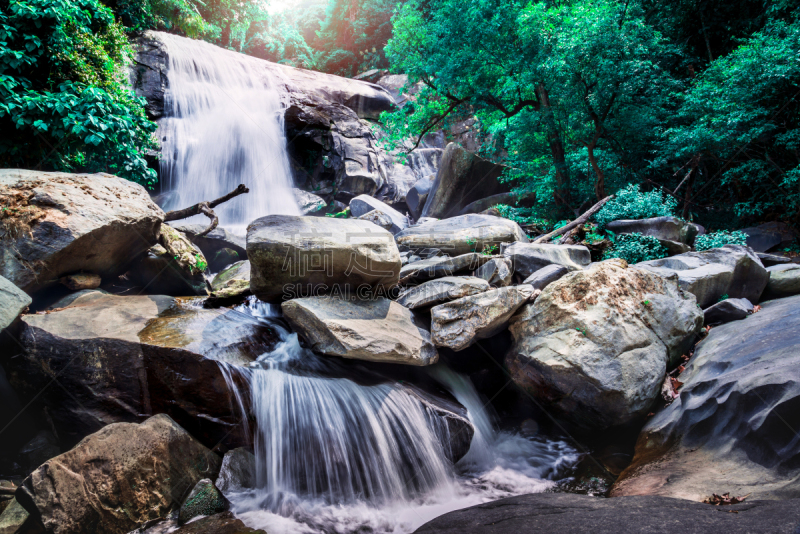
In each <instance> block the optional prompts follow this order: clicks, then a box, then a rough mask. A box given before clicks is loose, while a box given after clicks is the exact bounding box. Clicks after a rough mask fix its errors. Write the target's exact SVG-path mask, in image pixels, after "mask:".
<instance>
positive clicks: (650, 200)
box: [594, 184, 677, 228]
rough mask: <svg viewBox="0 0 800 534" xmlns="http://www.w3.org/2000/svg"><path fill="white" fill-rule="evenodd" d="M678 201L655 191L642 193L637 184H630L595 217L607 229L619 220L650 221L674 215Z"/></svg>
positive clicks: (599, 224) (618, 192)
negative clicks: (653, 218)
mask: <svg viewBox="0 0 800 534" xmlns="http://www.w3.org/2000/svg"><path fill="white" fill-rule="evenodd" d="M676 207H677V201H676V200H675V199H674V198H672V197H670V196H668V195H662V194H661V192H659V191H657V190H653V191H650V192H645V193H643V192H641V191H640V190H639V186H638V185H637V184H628V185H627V186H626V187H624V188H622V189H620V190H619V191H617V194H616V196H615V197H614V198H612V199H611V200H609V201H608V202H606V204H605V205H604V206H603V207H602V208H600V211H598V212H597V214H596V215H595V216H594V219H595V221H597V224H598V226H600V227H601V228H603V227H605V226H606V225H607V224H608V223H610V222H611V221H616V220H619V219H648V218H650V217H664V216H670V215H673V214H674V212H675V208H676Z"/></svg>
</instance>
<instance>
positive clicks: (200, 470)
mask: <svg viewBox="0 0 800 534" xmlns="http://www.w3.org/2000/svg"><path fill="white" fill-rule="evenodd" d="M220 462H221V460H220V458H219V457H218V456H217V455H216V454H214V453H213V452H211V451H210V450H208V449H207V448H206V447H204V446H203V445H202V444H200V442H198V441H197V440H195V439H194V438H193V437H192V436H190V435H189V434H188V433H187V432H186V431H185V430H184V429H183V428H181V427H180V426H179V425H178V424H177V423H175V421H173V420H172V419H170V418H169V417H168V416H166V415H156V416H154V417H151V418H150V419H148V420H147V421H145V422H143V423H141V424H138V425H137V424H130V423H116V424H111V425H108V426H106V427H104V428H103V429H101V430H99V431H98V432H96V433H94V434H92V435H91V436H88V437H87V438H86V439H84V440H83V441H81V442H80V443H79V444H78V445H77V446H76V447H75V448H73V449H72V450H70V451H68V452H65V453H64V454H61V455H59V456H56V457H55V458H53V459H51V460H48V461H47V462H46V463H45V464H44V465H42V466H41V467H39V468H38V469H36V470H35V471H34V472H33V473H31V475H30V476H29V477H28V478H27V479H25V482H24V483H23V485H22V486H21V487H20V489H19V490H17V494H16V495H17V500H18V501H19V502H20V504H22V506H24V507H25V509H26V510H27V511H28V512H29V513H30V514H31V515H33V516H34V517H36V518H38V519H40V520H41V522H42V523H43V524H44V526H45V528H46V529H47V531H48V532H52V533H53V534H82V533H85V532H103V533H108V534H126V533H127V532H130V531H131V530H133V529H135V528H137V527H140V526H142V525H143V524H144V523H147V522H148V521H151V520H153V519H158V518H160V517H164V516H165V515H167V513H168V512H169V511H170V510H171V509H173V508H174V507H175V506H176V504H177V503H179V502H181V500H182V499H183V498H184V497H185V496H186V495H187V493H189V491H190V490H191V489H192V487H194V485H195V484H196V483H197V482H198V481H199V480H201V479H203V478H207V477H209V476H211V477H214V476H216V474H217V472H219V467H220Z"/></svg>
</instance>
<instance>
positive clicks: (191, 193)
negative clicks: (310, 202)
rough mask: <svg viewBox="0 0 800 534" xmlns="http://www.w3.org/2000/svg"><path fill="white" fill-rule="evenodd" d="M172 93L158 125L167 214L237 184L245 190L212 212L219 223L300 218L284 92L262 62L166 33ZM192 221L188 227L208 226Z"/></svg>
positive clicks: (228, 189) (211, 198) (198, 219)
mask: <svg viewBox="0 0 800 534" xmlns="http://www.w3.org/2000/svg"><path fill="white" fill-rule="evenodd" d="M160 37H161V39H162V40H163V42H164V43H165V44H166V47H167V53H168V55H169V69H168V71H167V77H168V84H169V88H168V90H167V94H166V97H165V110H164V111H165V116H166V118H165V119H163V120H162V121H161V122H160V125H159V135H160V137H161V139H162V150H161V153H162V158H161V176H162V180H163V183H164V185H165V186H166V189H167V190H169V191H174V192H175V193H176V194H175V195H173V196H172V197H171V198H170V200H169V202H168V204H167V205H166V206H164V208H165V209H167V210H170V209H176V208H184V207H188V206H191V205H192V204H195V203H197V202H200V201H204V200H214V199H216V198H219V197H221V196H223V195H224V194H226V193H229V192H230V191H232V190H233V189H235V188H236V186H237V185H239V184H245V185H246V186H247V187H248V188H250V192H249V193H248V194H245V195H240V196H239V197H237V198H235V199H233V200H231V201H228V202H226V203H224V204H222V205H220V206H218V207H217V208H216V209H215V212H216V213H217V215H218V216H219V218H220V224H221V225H223V226H227V227H237V226H244V225H247V224H249V223H250V222H252V221H253V220H254V219H256V218H258V217H262V216H264V215H269V214H288V215H293V214H294V215H297V214H299V213H300V212H299V210H298V208H297V202H296V201H295V199H294V196H293V194H292V176H291V171H290V167H289V157H288V154H287V151H286V136H285V134H284V129H283V109H284V104H283V102H282V97H281V93H280V92H279V88H278V84H277V83H276V79H274V77H273V76H274V74H273V73H271V72H269V71H268V70H267V69H266V68H265V62H263V61H261V60H259V59H256V58H251V57H248V56H245V55H243V54H237V53H235V52H231V51H229V50H224V49H222V48H219V47H216V46H213V45H211V44H208V43H205V42H203V41H195V40H192V39H187V38H185V37H178V36H175V35H170V34H166V33H165V34H160ZM207 221H208V219H206V218H204V217H202V216H196V217H194V218H192V219H189V220H188V222H189V223H192V222H207Z"/></svg>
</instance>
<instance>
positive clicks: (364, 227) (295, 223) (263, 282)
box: [247, 215, 400, 302]
mask: <svg viewBox="0 0 800 534" xmlns="http://www.w3.org/2000/svg"><path fill="white" fill-rule="evenodd" d="M247 254H248V257H249V258H250V262H251V277H250V289H251V290H252V292H253V294H254V295H256V296H257V297H258V298H259V299H261V300H264V301H267V302H274V301H279V300H282V299H284V300H285V299H287V298H292V297H297V296H303V295H308V294H312V295H318V294H322V293H325V292H330V291H333V290H335V289H338V290H340V291H341V290H343V288H344V286H347V287H348V288H350V291H356V290H357V288H359V287H364V288H375V289H380V288H390V287H392V286H394V285H395V284H397V281H398V275H399V273H400V252H399V251H398V250H397V245H396V244H395V242H394V239H393V237H392V234H390V233H389V232H387V231H386V230H383V229H381V228H377V227H376V226H375V225H374V224H372V223H370V222H367V221H358V220H353V219H331V218H325V219H321V218H316V217H295V216H290V215H269V216H267V217H262V218H261V219H258V220H256V221H255V222H253V223H251V224H250V226H249V227H248V228H247Z"/></svg>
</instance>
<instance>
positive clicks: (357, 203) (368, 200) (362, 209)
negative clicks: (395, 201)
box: [350, 195, 408, 234]
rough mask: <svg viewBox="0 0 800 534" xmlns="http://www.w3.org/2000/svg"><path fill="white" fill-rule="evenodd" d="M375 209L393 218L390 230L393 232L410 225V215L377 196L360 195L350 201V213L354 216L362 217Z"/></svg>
mask: <svg viewBox="0 0 800 534" xmlns="http://www.w3.org/2000/svg"><path fill="white" fill-rule="evenodd" d="M373 210H377V211H380V212H381V213H383V214H385V215H387V216H388V217H389V219H391V221H392V227H391V229H389V231H390V232H392V234H396V233H398V232H399V231H401V230H403V229H404V228H405V227H407V226H408V217H406V216H405V215H403V214H402V213H400V212H399V211H397V210H396V209H394V208H393V207H391V206H389V205H388V204H386V203H385V202H381V201H380V200H378V199H377V198H372V197H370V196H367V195H359V196H357V197H355V198H353V200H351V201H350V213H352V214H353V217H361V216H362V215H366V214H367V213H369V212H371V211H373Z"/></svg>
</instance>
